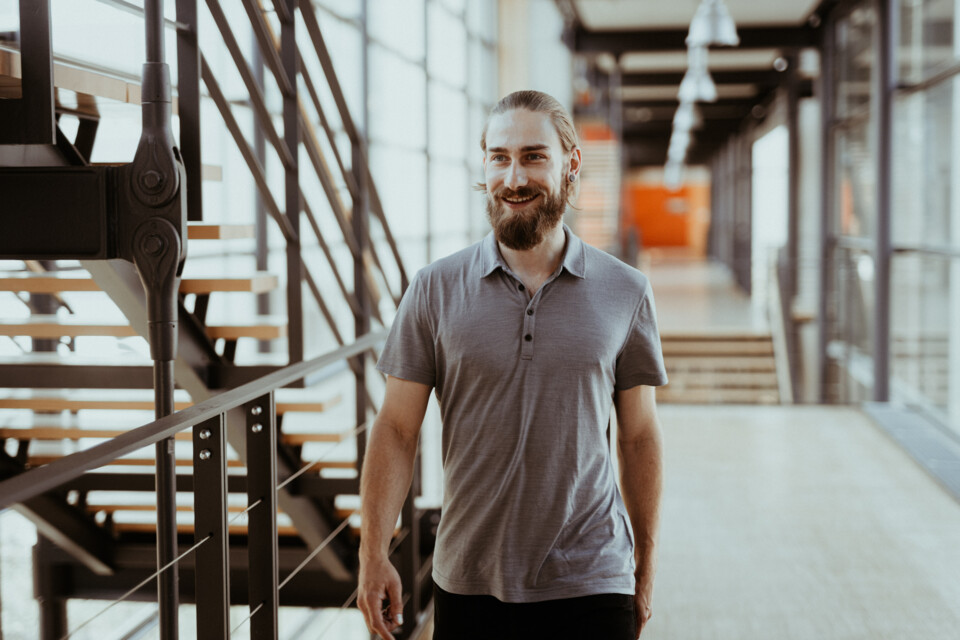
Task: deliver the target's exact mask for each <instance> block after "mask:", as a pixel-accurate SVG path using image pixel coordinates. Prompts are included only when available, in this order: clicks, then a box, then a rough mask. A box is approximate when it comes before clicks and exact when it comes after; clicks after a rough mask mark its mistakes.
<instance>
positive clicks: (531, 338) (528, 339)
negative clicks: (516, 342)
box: [523, 333, 533, 342]
mask: <svg viewBox="0 0 960 640" xmlns="http://www.w3.org/2000/svg"><path fill="white" fill-rule="evenodd" d="M523 339H524V340H526V341H527V342H530V341H531V340H533V336H532V335H530V334H529V333H528V334H527V335H525V336H523Z"/></svg>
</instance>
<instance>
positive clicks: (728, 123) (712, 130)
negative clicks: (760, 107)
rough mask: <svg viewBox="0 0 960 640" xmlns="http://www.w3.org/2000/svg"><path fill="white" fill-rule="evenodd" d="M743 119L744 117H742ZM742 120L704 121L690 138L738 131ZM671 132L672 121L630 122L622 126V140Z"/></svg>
mask: <svg viewBox="0 0 960 640" xmlns="http://www.w3.org/2000/svg"><path fill="white" fill-rule="evenodd" d="M744 117H745V116H744ZM743 121H744V118H743V117H741V118H717V119H714V120H705V121H704V123H703V126H702V127H700V128H699V129H696V130H694V131H693V132H692V133H691V137H692V138H694V139H695V138H696V137H697V136H699V135H701V134H706V135H707V136H713V135H715V134H716V133H717V132H722V133H726V132H729V131H734V130H736V129H738V128H739V127H740V126H741V124H742V123H743ZM672 131H673V120H650V121H647V122H631V123H628V124H626V125H625V126H624V129H623V138H624V140H627V141H629V140H630V139H631V138H643V137H649V136H658V135H670V133H671V132H672Z"/></svg>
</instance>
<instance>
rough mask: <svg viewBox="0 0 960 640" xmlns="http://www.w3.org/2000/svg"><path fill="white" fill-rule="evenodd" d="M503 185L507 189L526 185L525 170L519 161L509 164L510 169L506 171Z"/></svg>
mask: <svg viewBox="0 0 960 640" xmlns="http://www.w3.org/2000/svg"><path fill="white" fill-rule="evenodd" d="M503 186H505V187H506V188H508V189H512V190H514V191H516V190H517V189H519V188H520V187H525V186H527V172H526V171H524V169H523V167H522V166H520V164H519V163H516V162H515V163H513V164H511V165H510V169H509V170H508V171H507V178H506V180H504V183H503Z"/></svg>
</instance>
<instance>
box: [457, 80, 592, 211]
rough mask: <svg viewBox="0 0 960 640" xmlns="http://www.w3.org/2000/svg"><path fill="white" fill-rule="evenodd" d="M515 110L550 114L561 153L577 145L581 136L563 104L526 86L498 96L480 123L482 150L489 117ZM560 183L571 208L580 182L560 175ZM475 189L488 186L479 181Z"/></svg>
mask: <svg viewBox="0 0 960 640" xmlns="http://www.w3.org/2000/svg"><path fill="white" fill-rule="evenodd" d="M514 109H526V110H527V111H532V112H534V113H545V114H547V115H548V116H550V121H551V122H552V123H553V128H554V129H556V131H557V136H559V138H560V146H561V147H563V152H564V153H570V152H571V151H573V150H574V148H576V147H579V146H580V138H579V137H578V136H577V130H576V128H575V127H574V126H573V118H571V117H570V114H569V113H567V110H566V109H564V108H563V105H562V104H560V102H558V101H557V99H556V98H554V97H553V96H551V95H549V94H546V93H544V92H542V91H534V90H533V89H525V90H524V91H514V92H513V93H511V94H509V95H507V96H504V97H503V98H501V99H500V102H498V103H497V104H496V105H495V106H494V107H493V109H491V110H490V113H489V115H487V121H486V122H484V123H483V130H482V131H481V132H480V148H481V149H482V150H483V152H484V153H486V152H487V128H488V127H489V126H490V120H491V119H492V118H493V117H494V116H499V115H501V114H504V113H506V112H508V111H513V110H514ZM561 181H562V182H561V184H562V185H563V187H562V188H563V189H564V190H565V191H566V194H567V198H566V199H567V205H568V206H571V207H573V200H574V199H575V198H576V196H577V194H578V193H579V192H580V182H579V181H578V182H575V183H573V184H571V183H569V182H567V176H566V175H564V176H563V177H562V178H561ZM474 189H476V190H477V191H486V190H487V185H486V183H484V182H478V183H477V184H476V185H475V186H474Z"/></svg>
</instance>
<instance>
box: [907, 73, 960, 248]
mask: <svg viewBox="0 0 960 640" xmlns="http://www.w3.org/2000/svg"><path fill="white" fill-rule="evenodd" d="M957 90H960V80H958V79H957V78H953V79H951V80H948V81H946V82H943V83H940V84H938V85H935V86H934V87H932V88H931V89H930V90H928V91H925V92H922V93H918V94H913V95H908V96H906V97H904V98H903V99H901V100H899V101H897V103H896V104H895V107H894V118H893V145H894V146H893V162H894V168H893V180H894V183H893V221H892V224H893V230H892V231H893V243H894V244H927V245H934V246H944V245H948V244H949V243H950V239H951V233H952V226H953V225H951V220H950V218H951V198H953V197H956V196H955V194H954V193H953V180H952V176H953V174H954V163H955V159H954V155H955V153H956V152H957V150H956V149H955V145H956V143H955V142H954V128H955V126H956V125H955V123H954V105H955V103H956V102H955V95H954V94H955V93H956V91H957ZM954 247H957V248H960V243H957V242H956V241H954Z"/></svg>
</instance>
